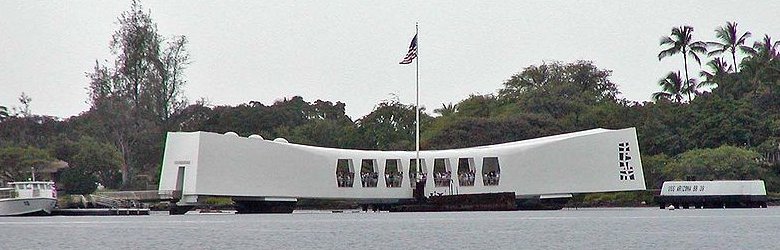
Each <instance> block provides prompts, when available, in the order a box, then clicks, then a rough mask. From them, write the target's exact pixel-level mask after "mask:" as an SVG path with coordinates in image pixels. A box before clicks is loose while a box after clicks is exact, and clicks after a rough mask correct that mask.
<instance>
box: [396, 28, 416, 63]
mask: <svg viewBox="0 0 780 250" xmlns="http://www.w3.org/2000/svg"><path fill="white" fill-rule="evenodd" d="M415 58H417V34H415V35H414V38H412V43H411V44H409V52H406V56H405V57H404V59H403V60H401V62H400V63H399V64H410V63H412V61H413V60H414V59H415Z"/></svg>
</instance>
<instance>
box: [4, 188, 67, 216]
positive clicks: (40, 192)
mask: <svg viewBox="0 0 780 250" xmlns="http://www.w3.org/2000/svg"><path fill="white" fill-rule="evenodd" d="M56 204H57V190H56V188H55V187H54V182H51V181H19V182H9V183H8V187H7V188H0V216H11V215H50V214H51V211H52V210H53V209H54V206H55V205H56Z"/></svg>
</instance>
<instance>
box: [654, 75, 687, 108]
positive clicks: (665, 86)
mask: <svg viewBox="0 0 780 250" xmlns="http://www.w3.org/2000/svg"><path fill="white" fill-rule="evenodd" d="M658 85H660V86H661V89H662V91H660V92H655V93H653V96H652V97H653V100H655V101H659V100H669V101H675V102H677V103H681V102H682V98H683V95H684V94H686V93H688V92H689V91H690V89H688V86H690V85H689V84H686V83H684V82H683V80H682V79H681V78H680V71H677V72H669V75H667V76H666V78H664V79H661V81H659V82H658Z"/></svg>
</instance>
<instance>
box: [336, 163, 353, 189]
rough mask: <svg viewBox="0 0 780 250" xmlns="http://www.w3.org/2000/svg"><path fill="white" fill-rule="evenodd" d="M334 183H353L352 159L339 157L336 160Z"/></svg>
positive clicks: (343, 184)
mask: <svg viewBox="0 0 780 250" xmlns="http://www.w3.org/2000/svg"><path fill="white" fill-rule="evenodd" d="M336 183H337V184H338V186H339V187H352V183H355V168H354V167H352V159H339V160H338V162H336Z"/></svg>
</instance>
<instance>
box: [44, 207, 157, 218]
mask: <svg viewBox="0 0 780 250" xmlns="http://www.w3.org/2000/svg"><path fill="white" fill-rule="evenodd" d="M51 215H58V216H127V215H149V209H148V208H63V209H54V210H52V212H51Z"/></svg>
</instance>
